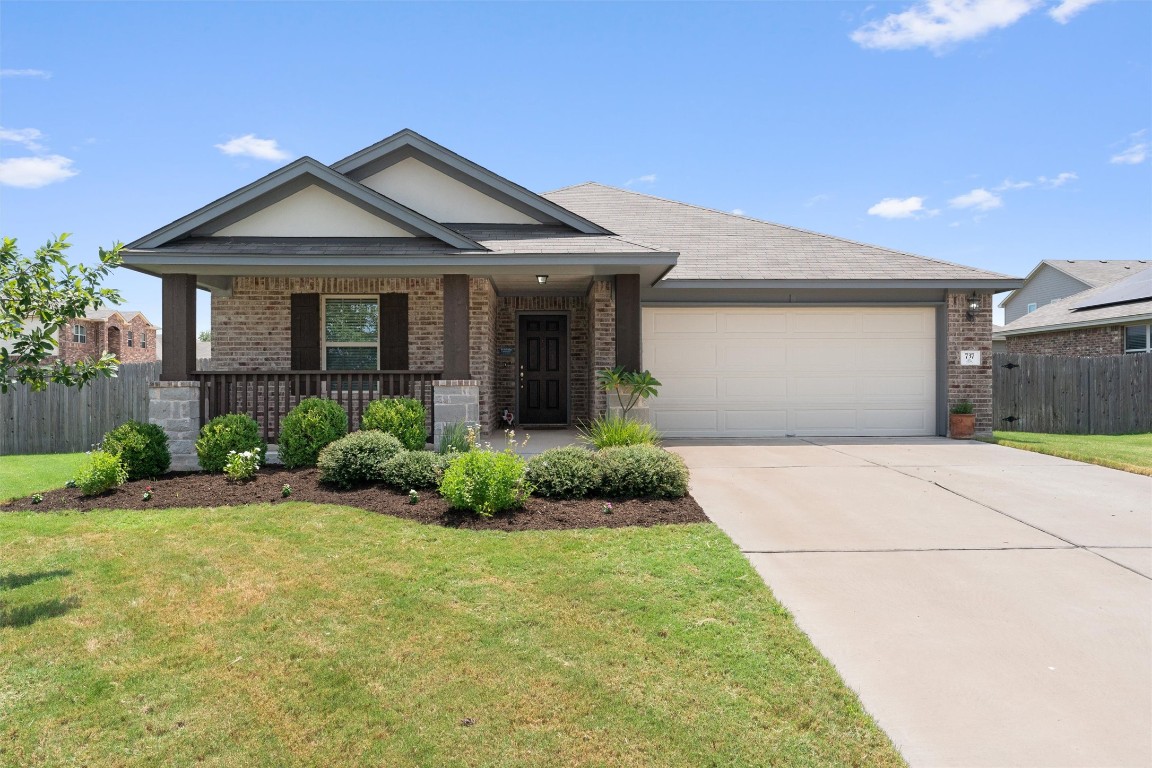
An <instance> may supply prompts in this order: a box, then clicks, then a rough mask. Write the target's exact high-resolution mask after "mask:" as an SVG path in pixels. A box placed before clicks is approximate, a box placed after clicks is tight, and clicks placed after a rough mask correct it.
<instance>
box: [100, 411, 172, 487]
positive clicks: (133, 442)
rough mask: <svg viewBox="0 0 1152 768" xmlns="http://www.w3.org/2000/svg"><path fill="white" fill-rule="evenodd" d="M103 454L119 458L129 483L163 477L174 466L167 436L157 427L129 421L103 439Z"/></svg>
mask: <svg viewBox="0 0 1152 768" xmlns="http://www.w3.org/2000/svg"><path fill="white" fill-rule="evenodd" d="M103 450H105V451H107V452H108V453H114V454H116V455H117V456H119V457H120V462H121V463H122V464H123V465H124V470H125V471H126V472H127V473H128V479H129V480H142V479H144V478H145V477H156V476H157V475H162V474H164V473H165V472H167V471H168V467H169V466H171V464H172V454H171V453H170V452H169V450H168V435H167V434H166V433H165V432H164V430H163V429H161V428H160V427H159V426H157V425H156V424H144V423H141V422H139V421H126V422H124V423H123V424H121V425H120V426H118V427H116V428H115V429H113V430H112V431H110V432H109V433H108V434H106V435H104V441H103Z"/></svg>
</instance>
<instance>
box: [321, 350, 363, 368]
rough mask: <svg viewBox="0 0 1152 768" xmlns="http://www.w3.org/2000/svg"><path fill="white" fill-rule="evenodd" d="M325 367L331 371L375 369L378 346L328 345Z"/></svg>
mask: <svg viewBox="0 0 1152 768" xmlns="http://www.w3.org/2000/svg"><path fill="white" fill-rule="evenodd" d="M324 367H325V368H327V369H328V370H329V371H375V370H376V347H328V348H327V349H326V350H325V366H324Z"/></svg>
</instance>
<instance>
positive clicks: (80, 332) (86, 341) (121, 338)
mask: <svg viewBox="0 0 1152 768" xmlns="http://www.w3.org/2000/svg"><path fill="white" fill-rule="evenodd" d="M57 340H58V341H59V343H60V347H59V351H58V352H57V356H58V357H59V358H60V359H61V360H64V361H65V362H68V363H74V362H76V361H78V360H81V359H89V360H90V359H93V358H98V357H100V355H101V354H103V353H104V352H111V353H112V354H113V355H115V356H116V357H117V358H119V360H120V362H122V363H147V362H151V361H153V360H156V359H157V357H156V326H154V325H152V323H151V322H149V321H148V318H147V317H145V316H144V314H143V313H142V312H132V311H128V310H118V309H101V310H97V311H95V312H91V313H89V314H88V315H87V316H85V317H82V318H78V319H76V320H72V321H71V322H70V323H69V324H68V325H65V326H64V327H63V328H61V329H60V331H59V332H58V334H57Z"/></svg>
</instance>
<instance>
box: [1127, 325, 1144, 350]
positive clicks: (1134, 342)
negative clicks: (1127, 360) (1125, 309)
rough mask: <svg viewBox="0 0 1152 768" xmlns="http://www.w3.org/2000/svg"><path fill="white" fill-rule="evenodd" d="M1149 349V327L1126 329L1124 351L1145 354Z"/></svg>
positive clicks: (1132, 326)
mask: <svg viewBox="0 0 1152 768" xmlns="http://www.w3.org/2000/svg"><path fill="white" fill-rule="evenodd" d="M1146 349H1148V326H1146V325H1130V326H1128V327H1127V328H1125V329H1124V351H1125V352H1143V351H1144V350H1146Z"/></svg>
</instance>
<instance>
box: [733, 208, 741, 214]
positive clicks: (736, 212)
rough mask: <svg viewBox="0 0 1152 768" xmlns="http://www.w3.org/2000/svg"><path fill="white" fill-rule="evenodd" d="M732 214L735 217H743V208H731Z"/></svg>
mask: <svg viewBox="0 0 1152 768" xmlns="http://www.w3.org/2000/svg"><path fill="white" fill-rule="evenodd" d="M732 213H733V214H735V215H737V216H743V215H744V209H743V208H733V209H732Z"/></svg>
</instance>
